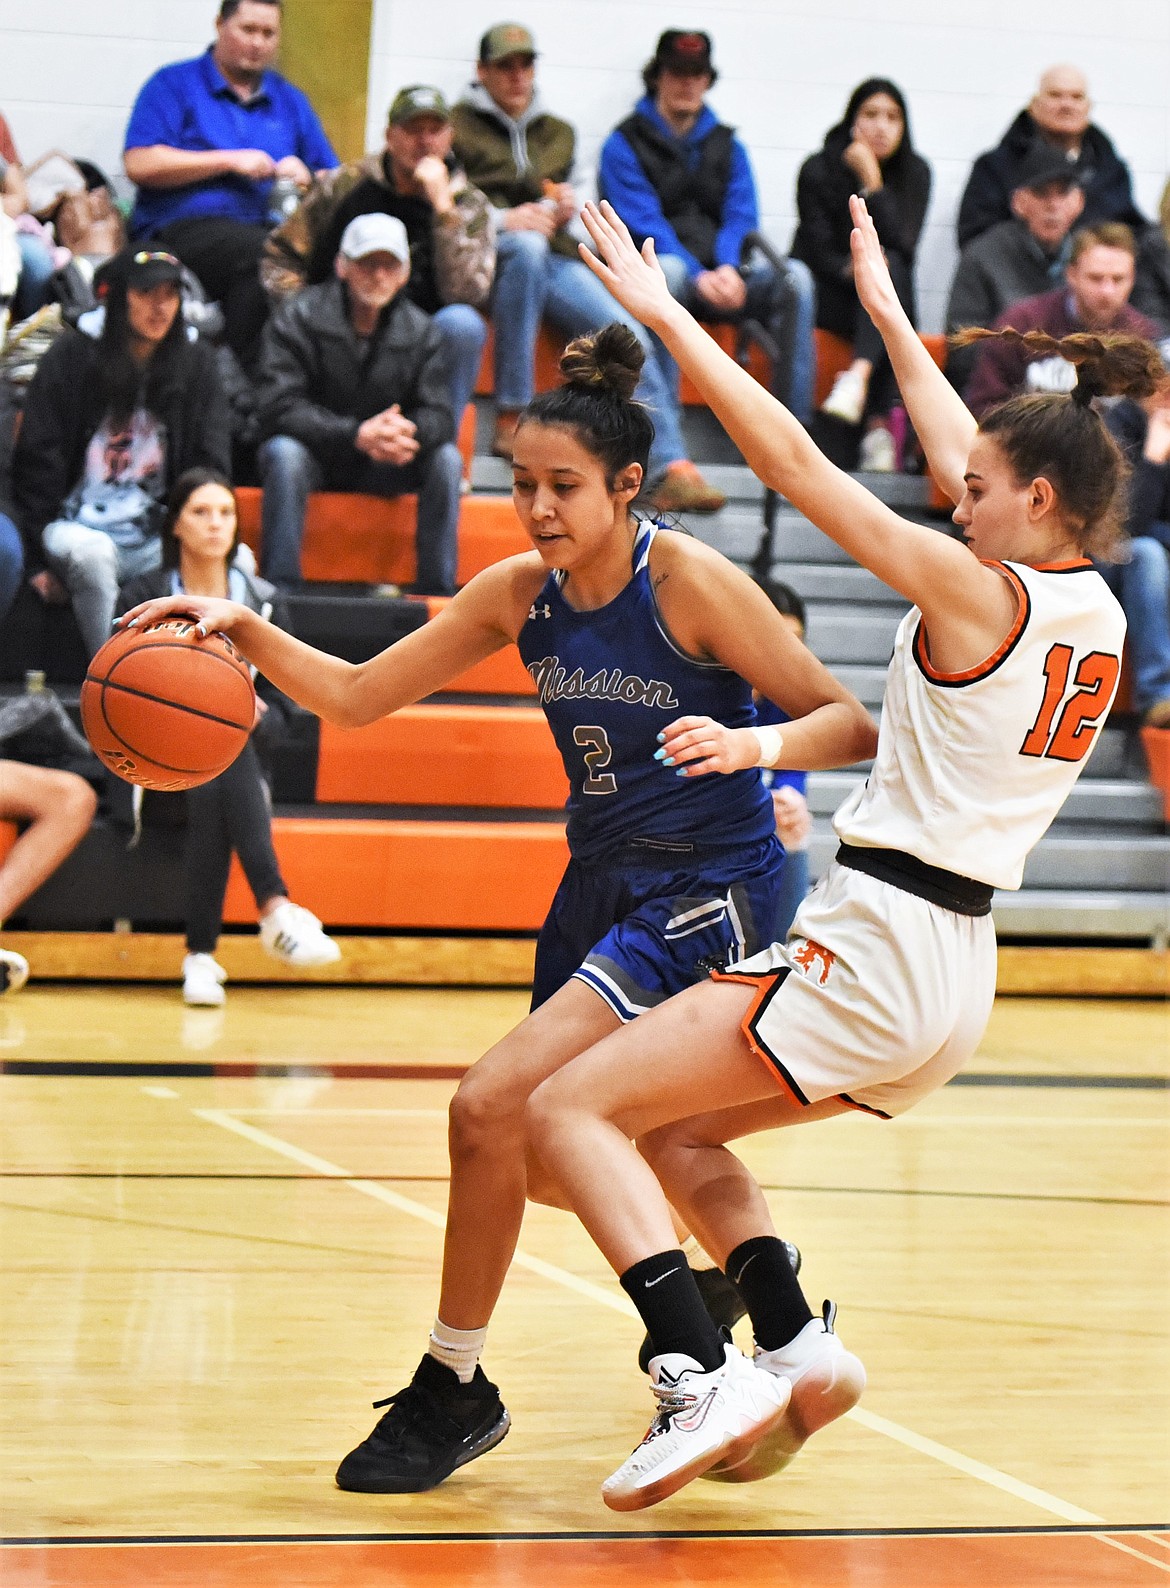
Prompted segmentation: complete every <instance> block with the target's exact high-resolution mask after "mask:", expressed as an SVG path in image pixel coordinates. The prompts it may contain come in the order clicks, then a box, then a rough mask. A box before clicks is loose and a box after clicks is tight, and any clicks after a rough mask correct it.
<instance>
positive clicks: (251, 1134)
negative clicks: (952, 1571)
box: [191, 1108, 1108, 1527]
mask: <svg viewBox="0 0 1170 1588" xmlns="http://www.w3.org/2000/svg"><path fill="white" fill-rule="evenodd" d="M191 1112H192V1114H193V1115H194V1116H195V1117H196V1118H197V1119H202V1120H205V1121H206V1122H207V1123H208V1124H213V1125H217V1126H219V1127H220V1129H223V1130H227V1131H230V1132H233V1133H234V1134H236V1135H239V1136H241V1137H243V1138H244V1139H245V1140H247V1141H251V1142H253V1143H254V1144H255V1145H256V1146H259V1147H264V1148H266V1149H267V1150H268V1151H270V1152H275V1153H277V1154H278V1155H280V1156H283V1157H287V1158H290V1159H291V1160H292V1161H293V1162H294V1163H301V1164H303V1165H304V1166H305V1167H306V1168H317V1169H320V1170H321V1171H322V1172H323V1173H325V1174H327V1175H329V1176H330V1177H331V1178H334V1179H340V1180H342V1181H343V1182H344V1183H345V1184H347V1185H349V1186H351V1187H352V1188H353V1189H354V1190H355V1191H358V1192H360V1193H361V1194H363V1195H365V1196H370V1197H373V1198H374V1200H375V1201H379V1202H384V1203H386V1204H387V1206H389V1207H393V1208H395V1209H396V1210H397V1211H398V1212H401V1213H405V1214H407V1215H408V1216H409V1217H412V1218H417V1219H420V1220H421V1221H422V1222H423V1223H426V1224H430V1225H432V1226H433V1227H435V1228H438V1229H445V1228H446V1223H447V1221H446V1219H445V1218H444V1217H443V1216H442V1215H441V1214H437V1213H435V1212H434V1211H433V1210H432V1209H431V1208H428V1207H426V1206H424V1204H423V1203H421V1202H414V1201H412V1200H411V1199H410V1198H409V1197H403V1196H399V1195H398V1194H397V1193H396V1192H392V1191H387V1190H386V1189H385V1188H384V1187H383V1186H381V1185H379V1184H377V1183H376V1182H374V1181H369V1180H361V1179H358V1178H357V1177H355V1176H349V1175H346V1173H345V1171H344V1170H343V1169H341V1168H340V1166H339V1165H337V1164H334V1163H330V1162H329V1160H328V1159H326V1158H319V1157H317V1155H316V1154H314V1153H309V1152H306V1151H305V1150H304V1149H303V1148H300V1147H297V1146H295V1145H294V1144H293V1143H292V1142H287V1141H284V1140H283V1139H282V1138H281V1137H279V1136H273V1135H271V1134H270V1133H269V1132H268V1131H264V1130H258V1129H257V1128H256V1127H255V1126H253V1125H248V1124H246V1123H245V1122H244V1121H243V1120H240V1119H236V1118H234V1117H233V1116H231V1115H228V1114H225V1113H223V1112H222V1111H221V1110H219V1109H212V1108H208V1109H204V1108H197V1109H192V1110H191ZM512 1261H513V1263H515V1264H516V1265H517V1266H518V1267H520V1268H525V1269H527V1270H528V1271H529V1272H530V1273H535V1274H537V1275H539V1276H540V1277H541V1278H543V1279H548V1280H550V1281H551V1282H552V1283H554V1284H559V1285H563V1286H565V1288H567V1289H569V1290H573V1291H575V1292H576V1293H577V1294H578V1295H583V1296H586V1297H588V1298H589V1299H590V1300H593V1301H597V1302H599V1303H600V1304H601V1305H602V1306H604V1307H608V1308H610V1309H611V1311H614V1312H620V1313H622V1314H623V1315H624V1316H625V1317H633V1318H634V1319H635V1320H637V1321H639V1322H640V1321H641V1318H640V1314H639V1313H638V1310H637V1308H636V1307H635V1306H634V1304H633V1302H631V1301H630V1300H629V1299H628V1297H626V1296H625V1295H622V1294H618V1295H614V1294H613V1293H611V1292H610V1291H608V1290H604V1289H602V1287H601V1286H600V1285H595V1284H593V1283H592V1281H590V1280H586V1279H581V1278H580V1277H579V1276H578V1275H576V1274H572V1273H570V1272H569V1271H568V1270H567V1269H564V1268H558V1267H556V1266H555V1265H554V1264H552V1263H546V1262H544V1261H543V1259H541V1258H539V1257H533V1256H532V1255H531V1254H530V1253H528V1252H525V1251H523V1249H522V1248H520V1247H517V1249H516V1253H515V1255H514V1257H513V1259H512ZM846 1416H848V1417H851V1418H852V1419H853V1420H854V1421H855V1422H858V1423H860V1424H861V1425H862V1426H863V1427H865V1428H868V1429H870V1431H871V1432H875V1433H879V1434H883V1435H884V1436H885V1437H886V1438H888V1439H893V1440H895V1441H897V1442H898V1443H900V1444H903V1445H905V1446H907V1447H908V1448H909V1449H911V1450H914V1451H915V1452H916V1453H918V1454H921V1455H925V1456H927V1457H929V1458H931V1459H933V1460H935V1461H938V1462H939V1463H940V1464H942V1465H944V1466H948V1467H951V1468H952V1469H954V1470H956V1471H959V1472H962V1473H964V1474H965V1475H966V1476H967V1477H972V1478H975V1479H977V1480H978V1481H980V1482H982V1483H985V1484H987V1485H989V1486H990V1487H992V1488H996V1489H1000V1490H1002V1491H1003V1492H1004V1493H1006V1494H1010V1495H1012V1496H1013V1497H1014V1498H1015V1499H1018V1500H1022V1501H1024V1502H1025V1503H1026V1504H1029V1505H1034V1506H1036V1508H1037V1509H1038V1510H1042V1511H1047V1512H1048V1513H1049V1515H1052V1516H1059V1517H1061V1518H1063V1519H1064V1520H1065V1521H1066V1522H1086V1523H1093V1524H1095V1525H1096V1526H1097V1527H1104V1526H1107V1525H1108V1524H1107V1522H1106V1519H1105V1518H1104V1517H1103V1516H1098V1515H1097V1514H1096V1513H1095V1512H1094V1511H1087V1510H1085V1509H1084V1507H1082V1506H1079V1505H1072V1504H1071V1503H1070V1502H1069V1501H1067V1500H1062V1499H1061V1498H1060V1497H1059V1496H1058V1495H1055V1494H1049V1493H1048V1491H1047V1490H1045V1489H1040V1488H1037V1487H1036V1486H1035V1485H1034V1484H1030V1483H1024V1482H1023V1481H1022V1480H1021V1479H1019V1478H1014V1477H1012V1476H1011V1475H1010V1474H1009V1473H1006V1472H1001V1471H1000V1470H999V1469H998V1468H997V1467H992V1466H989V1465H988V1464H987V1463H985V1462H981V1461H977V1460H975V1459H974V1458H973V1457H971V1456H966V1455H964V1454H963V1453H962V1452H961V1451H958V1450H952V1449H951V1448H950V1446H949V1445H944V1444H941V1443H940V1442H939V1441H937V1440H934V1439H928V1438H926V1437H925V1436H924V1435H921V1434H917V1433H915V1432H914V1430H913V1429H910V1428H905V1427H903V1426H902V1424H901V1423H896V1422H894V1421H893V1420H892V1419H890V1418H886V1417H880V1416H878V1415H877V1414H876V1413H874V1412H870V1411H866V1410H863V1409H862V1408H861V1407H860V1406H855V1407H854V1408H853V1409H852V1411H850V1412H847V1413H846Z"/></svg>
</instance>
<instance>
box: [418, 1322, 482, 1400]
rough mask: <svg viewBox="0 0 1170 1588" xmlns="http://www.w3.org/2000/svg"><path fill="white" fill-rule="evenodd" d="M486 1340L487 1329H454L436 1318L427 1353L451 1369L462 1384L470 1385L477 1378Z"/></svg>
mask: <svg viewBox="0 0 1170 1588" xmlns="http://www.w3.org/2000/svg"><path fill="white" fill-rule="evenodd" d="M486 1339H487V1329H486V1327H485V1328H483V1329H452V1328H449V1327H448V1326H447V1324H445V1323H444V1322H443V1320H442V1318H439V1317H436V1318H435V1326H434V1328H433V1329H432V1330H431V1337H430V1340H429V1341H428V1342H427V1351H428V1352H429V1353H430V1355H431V1356H433V1357H434V1358H435V1360H436V1361H437V1362H441V1363H442V1364H443V1366H444V1367H449V1368H450V1369H451V1371H452V1372H453V1373H454V1374H455V1375H456V1376H457V1378H458V1379H459V1382H460V1384H470V1383H471V1381H472V1379H473V1378H474V1377H475V1370H476V1367H477V1366H478V1364H479V1359H480V1357H481V1356H482V1355H483V1347H484V1342H485V1341H486Z"/></svg>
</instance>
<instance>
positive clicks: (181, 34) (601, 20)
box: [0, 0, 1170, 329]
mask: <svg viewBox="0 0 1170 1588" xmlns="http://www.w3.org/2000/svg"><path fill="white" fill-rule="evenodd" d="M292 3H299V4H306V3H307V4H313V3H317V0H292ZM215 11H216V0H113V4H106V5H95V4H94V3H93V0H0V110H3V112H4V114H5V115H6V116H7V117H8V120H9V122H10V124H11V126H12V129H13V132H14V134H15V137H16V141H17V144H18V146H19V148H20V150H21V153H22V155H23V156H24V158H25V159H26V160H31V159H34V158H35V157H36V156H37V155H38V154H40V153H42V152H43V151H44V150H46V149H48V148H51V147H60V148H63V149H66V150H68V151H69V152H71V153H74V154H77V155H82V156H86V157H88V158H90V159H93V160H95V161H96V162H97V163H98V164H99V165H101V166H103V167H104V168H105V169H107V170H109V171H111V172H113V173H118V172H120V168H121V147H122V133H123V131H124V129H125V124H126V118H127V116H128V114H129V109H130V105H131V104H132V102H133V99H134V96H135V94H136V92H137V90H138V88H139V86H140V85H141V83H142V82H143V80H144V79H145V78H146V77H147V76H148V75H149V74H150V72H152V71H153V70H154V69H155V68H156V67H158V66H160V65H162V64H164V63H165V62H167V61H170V60H176V59H178V58H180V57H181V56H184V55H190V54H195V53H197V52H198V51H199V50H200V49H202V48H203V47H204V45H205V44H206V43H208V42H209V40H210V38H211V36H212V27H211V24H212V19H213V17H214V14H215ZM505 20H515V21H521V22H524V23H526V24H527V25H528V26H529V27H531V28H532V30H533V32H534V33H535V34H536V38H537V43H538V46H539V48H540V51H541V61H540V78H539V80H540V85H541V89H542V92H543V93H544V95H545V97H546V99H547V101H548V103H549V104H550V106H551V107H552V108H553V109H555V110H556V111H557V112H558V113H559V114H561V115H563V116H565V117H567V118H568V119H569V120H571V121H572V122H574V124H575V125H576V127H577V129H578V133H579V140H580V143H579V147H580V172H579V175H580V176H581V178H582V187H583V188H585V189H587V188H588V180H589V178H590V176H591V172H592V167H593V165H594V163H595V160H596V155H597V150H598V148H599V146H600V143H601V141H602V139H603V138H604V137H605V135H606V133H607V132H608V131H609V129H610V128H611V127H612V126H613V125H614V124H615V123H616V122H617V121H618V120H620V119H621V117H622V116H624V115H625V114H626V112H627V110H628V109H629V107H630V106H631V105H632V103H633V101H634V99H635V97H636V96H637V94H638V93H639V92H640V91H641V84H640V78H639V72H640V69H641V66H642V64H643V62H644V61H645V60H646V59H647V57H648V56H649V55H650V53H651V51H652V49H653V46H654V41H655V39H656V38H657V36H658V34H659V33H660V32H661V30H662V29H663V28H667V27H703V28H706V29H707V31H708V32H709V33H711V35H712V37H713V38H714V42H715V61H716V64H717V65H718V67H719V69H720V72H721V74H722V75H721V77H720V81H719V82H718V84H717V85H716V87H715V89H714V90H713V92H712V96H711V98H712V103H713V104H714V106H715V108H716V110H717V111H718V113H719V114H720V115H721V116H722V117H724V118H725V119H726V120H727V121H729V122H731V123H732V125H734V126H736V127H738V128H739V129H740V131H741V133H742V135H743V137H744V139H745V141H746V142H747V145H748V147H749V149H750V150H751V153H752V156H753V159H754V162H755V167H756V175H757V180H758V182H759V186H760V195H761V202H762V208H763V212H764V223H765V227H766V229H767V230H768V232H769V233H770V235H771V236H773V237H774V238H775V239H776V240H777V241H778V242H779V243H780V244H781V245H783V246H786V245H787V243H788V240H789V238H790V237H791V235H792V228H793V224H794V220H795V216H794V197H793V195H794V186H795V178H796V171H797V168H798V166H799V164H800V162H801V160H802V159H803V158H804V156H805V155H806V154H808V153H809V152H810V151H811V150H813V149H815V148H819V146H820V143H821V140H822V138H823V136H824V133H825V131H826V129H827V128H828V127H829V126H830V124H831V123H832V122H834V121H835V120H837V118H838V117H839V116H840V114H841V111H842V109H843V108H844V104H845V100H846V99H847V97H848V95H849V92H850V90H851V89H852V88H853V86H854V85H855V84H856V83H858V82H859V81H860V80H861V79H862V78H864V77H867V76H871V75H882V76H889V77H892V78H893V79H894V80H895V81H896V82H898V83H899V84H900V85H901V86H902V88H903V89H904V91H905V93H906V94H907V97H908V99H909V102H910V109H911V116H912V120H913V130H914V139H915V143H916V145H917V147H918V149H919V150H920V151H921V153H923V154H924V155H925V156H926V158H927V159H928V160H930V162H931V164H932V165H933V167H934V173H935V190H934V198H933V202H932V204H931V209H930V214H929V216H928V220H927V228H928V229H927V233H926V236H925V238H924V240H923V245H922V250H921V255H920V264H919V286H920V293H921V299H922V315H923V323H924V326H925V327H926V328H927V329H934V328H937V326H938V324H939V323H940V320H941V315H942V308H943V303H944V301H945V296H946V289H947V284H948V281H949V278H950V273H951V270H952V267H953V258H954V249H953V240H952V238H953V219H954V212H955V208H956V205H957V203H958V198H959V194H960V193H961V191H962V187H963V183H964V181H965V179H966V173H967V170H968V167H969V165H970V162H971V160H972V158H973V157H974V155H976V154H977V153H978V152H979V151H980V150H982V149H985V148H987V147H989V146H990V145H991V144H993V143H995V142H997V141H998V139H999V137H1000V135H1001V134H1002V132H1003V130H1004V128H1005V127H1006V126H1007V124H1008V122H1009V121H1010V120H1011V118H1012V116H1013V115H1014V114H1015V112H1016V111H1017V110H1018V109H1019V107H1020V106H1021V105H1022V104H1024V103H1025V102H1026V100H1027V99H1028V97H1029V96H1030V93H1031V91H1032V88H1033V86H1034V83H1035V80H1036V77H1037V76H1038V74H1039V72H1040V71H1041V70H1042V69H1043V68H1044V67H1045V66H1046V65H1049V64H1051V63H1052V62H1054V61H1058V60H1070V61H1073V62H1075V63H1076V64H1078V65H1080V66H1081V67H1083V69H1084V70H1085V71H1086V72H1087V73H1088V75H1089V79H1090V83H1091V85H1092V90H1093V96H1094V100H1095V104H1096V109H1095V117H1096V119H1097V120H1098V121H1099V123H1100V124H1101V125H1102V126H1103V127H1104V128H1105V129H1106V131H1107V132H1109V134H1110V135H1111V136H1112V137H1113V139H1114V141H1115V143H1116V144H1117V145H1118V147H1119V149H1120V150H1121V152H1122V154H1123V155H1124V157H1125V158H1126V159H1127V160H1128V161H1129V163H1130V166H1131V168H1132V169H1133V173H1134V181H1135V188H1136V191H1137V196H1138V202H1139V204H1141V206H1142V207H1143V209H1144V210H1145V211H1146V213H1147V214H1150V215H1152V214H1153V213H1154V211H1155V208H1156V205H1157V202H1158V197H1159V195H1160V193H1161V190H1162V186H1163V184H1164V182H1165V180H1166V177H1167V174H1168V173H1170V0H1111V3H1110V4H1108V5H1102V4H1100V0H970V3H966V0H964V3H962V4H960V3H959V0H866V3H864V4H863V3H861V0H687V3H685V4H679V3H677V0H518V3H517V4H515V5H513V3H512V0H503V4H502V5H501V6H499V7H497V5H496V4H495V3H494V0H375V17H374V36H373V49H372V52H371V61H370V141H371V147H373V146H375V145H376V144H377V142H378V141H379V140H380V134H381V126H382V122H383V118H384V115H385V108H386V106H387V104H388V103H389V101H390V99H391V97H392V96H393V93H394V91H395V90H396V89H397V88H398V87H400V86H401V85H402V84H403V83H408V82H419V81H422V82H433V83H437V84H438V85H439V86H440V87H441V88H443V89H444V90H445V91H446V92H448V93H450V94H457V93H458V92H459V91H460V90H461V88H462V85H463V84H464V83H465V82H466V81H467V80H468V79H469V77H470V76H471V64H472V61H473V59H474V54H475V45H476V42H477V40H478V38H479V35H480V34H481V33H482V32H483V30H484V29H485V28H486V27H488V26H490V24H491V23H493V22H498V21H505Z"/></svg>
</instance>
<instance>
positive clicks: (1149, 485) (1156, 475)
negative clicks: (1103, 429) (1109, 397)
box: [1104, 400, 1170, 542]
mask: <svg viewBox="0 0 1170 1588" xmlns="http://www.w3.org/2000/svg"><path fill="white" fill-rule="evenodd" d="M1104 418H1105V423H1106V425H1107V426H1108V428H1109V430H1111V431H1112V433H1113V437H1114V439H1115V440H1116V442H1117V444H1118V446H1119V447H1120V448H1121V450H1122V451H1123V452H1124V453H1125V455H1126V458H1127V459H1128V461H1129V463H1130V466H1131V467H1132V469H1133V473H1132V474H1131V475H1130V480H1129V506H1128V511H1127V513H1126V518H1125V529H1126V533H1127V534H1128V535H1130V536H1137V535H1148V534H1149V533H1150V531H1151V529H1152V527H1153V526H1154V525H1155V524H1160V525H1162V526H1163V527H1162V530H1161V532H1160V533H1159V534H1158V536H1157V538H1158V539H1159V540H1161V541H1163V542H1165V538H1166V526H1167V525H1170V463H1151V462H1150V461H1149V459H1148V458H1143V457H1142V449H1143V448H1144V446H1145V444H1146V431H1147V429H1148V428H1149V420H1148V419H1147V418H1146V415H1145V412H1144V411H1143V410H1142V409H1141V408H1140V407H1139V406H1138V404H1137V403H1135V402H1130V401H1128V400H1127V401H1125V402H1119V403H1111V404H1110V405H1109V406H1108V407H1107V408H1106V410H1105V414H1104Z"/></svg>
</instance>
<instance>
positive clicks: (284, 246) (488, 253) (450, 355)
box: [260, 83, 496, 429]
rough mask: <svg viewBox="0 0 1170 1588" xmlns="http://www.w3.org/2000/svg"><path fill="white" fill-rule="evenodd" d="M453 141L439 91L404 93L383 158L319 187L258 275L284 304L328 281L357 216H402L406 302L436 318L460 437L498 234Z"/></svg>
mask: <svg viewBox="0 0 1170 1588" xmlns="http://www.w3.org/2000/svg"><path fill="white" fill-rule="evenodd" d="M451 136H452V135H451V116H450V111H449V109H448V107H447V103H446V101H445V99H444V98H443V96H442V94H441V93H440V92H439V90H438V89H437V88H431V87H428V86H425V85H423V84H418V83H416V84H413V85H412V86H411V87H409V88H403V89H402V90H401V91H400V92H399V93H398V94H397V95H396V96H395V99H394V102H393V104H392V105H391V106H390V114H389V119H388V125H387V128H386V146H385V149H384V150H383V151H382V152H381V153H380V154H371V155H367V156H366V157H365V158H364V159H362V160H352V161H350V162H349V163H348V164H347V165H343V166H339V167H338V168H337V170H335V171H327V172H325V173H324V174H323V175H322V176H321V177H320V178H319V179H318V180H317V181H316V182H314V184H313V186H312V187H311V188H310V190H309V192H308V194H307V195H306V197H305V200H304V202H303V204H302V205H301V207H300V208H299V209H298V210H297V212H296V213H295V214H294V215H292V216H291V217H290V218H289V219H288V220H287V221H285V222H284V224H283V225H282V226H280V227H279V228H278V229H277V230H276V231H275V232H273V234H272V236H271V237H270V238H269V240H268V244H267V247H266V249H265V253H264V259H263V261H262V263H261V267H260V273H261V279H262V280H263V282H264V286H265V287H266V289H267V291H268V293H269V296H270V297H272V298H274V299H275V300H277V301H278V302H279V301H282V300H283V299H285V298H288V297H290V296H291V295H292V294H293V293H295V292H298V291H299V290H300V289H301V288H302V287H305V286H315V285H317V284H318V283H320V282H323V281H329V280H330V279H331V278H332V276H333V262H334V260H335V259H336V257H337V250H338V246H339V244H340V242H341V236H342V233H343V232H344V231H345V228H346V227H347V226H348V225H349V223H350V221H352V220H354V219H355V218H356V217H357V216H358V215H368V214H371V213H382V214H385V215H394V216H396V217H397V218H398V219H399V220H400V221H401V222H402V223H403V225H404V226H405V227H406V234H407V237H408V239H409V241H410V280H409V282H408V283H407V285H406V288H405V296H406V297H407V298H409V299H410V300H411V301H412V302H413V303H415V304H416V305H417V306H418V307H419V308H420V309H422V310H423V312H424V313H426V314H429V315H432V316H433V317H434V321H435V325H436V327H437V329H438V330H439V332H440V334H441V336H442V339H443V343H444V345H445V348H446V353H447V363H448V366H449V368H450V372H451V407H452V411H453V413H454V415H455V425H456V429H458V425H459V419H460V416H461V415H462V413H463V410H464V407H465V406H466V404H467V403H468V402H469V401H470V398H471V393H472V389H473V387H474V385H475V379H476V375H477V374H478V372H479V365H480V359H481V357H482V354H483V346H484V342H485V340H486V337H487V327H486V325H485V322H484V320H483V318H482V317H481V316H480V315H479V314H478V313H477V312H476V310H477V309H478V308H479V307H480V306H481V305H484V304H486V302H487V298H488V294H489V293H490V291H491V286H492V278H493V276H494V273H495V268H496V227H495V216H494V211H493V208H492V206H491V204H490V203H489V202H488V200H487V198H486V197H485V196H484V194H483V193H481V192H480V190H479V188H477V187H473V186H472V184H471V183H470V182H469V181H468V180H467V177H466V175H465V173H464V171H463V170H462V168H461V167H460V166H459V164H458V163H457V162H456V160H455V159H454V157H453V155H452V153H451Z"/></svg>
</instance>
